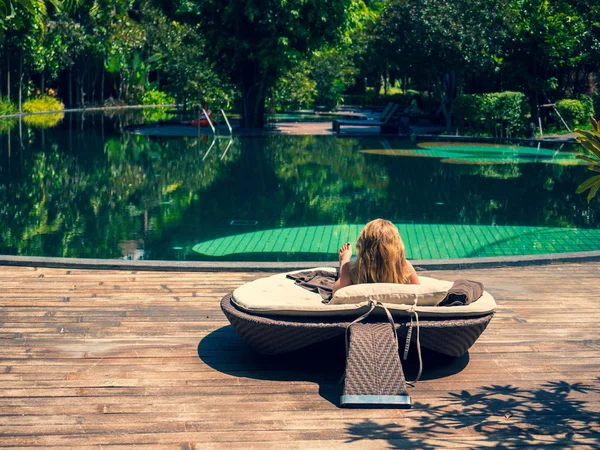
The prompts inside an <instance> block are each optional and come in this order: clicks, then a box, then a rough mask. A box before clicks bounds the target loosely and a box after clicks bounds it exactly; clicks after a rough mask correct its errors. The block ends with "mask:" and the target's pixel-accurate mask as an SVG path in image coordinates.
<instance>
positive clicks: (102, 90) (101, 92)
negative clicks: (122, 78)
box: [100, 69, 104, 106]
mask: <svg viewBox="0 0 600 450" xmlns="http://www.w3.org/2000/svg"><path fill="white" fill-rule="evenodd" d="M100 103H101V104H102V106H104V69H102V81H101V82H100Z"/></svg>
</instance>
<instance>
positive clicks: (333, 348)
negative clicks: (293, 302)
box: [198, 325, 469, 406]
mask: <svg viewBox="0 0 600 450" xmlns="http://www.w3.org/2000/svg"><path fill="white" fill-rule="evenodd" d="M344 349H345V344H344V337H343V336H340V337H337V338H333V339H330V340H328V341H325V342H321V343H318V344H314V345H311V346H308V347H305V348H303V349H300V350H296V351H294V352H290V353H287V354H283V355H275V356H263V355H259V354H258V353H256V352H255V351H254V350H252V349H251V348H250V347H249V346H248V345H247V344H246V343H245V342H244V341H243V340H242V338H240V337H239V336H238V335H237V333H236V332H235V331H234V330H233V328H232V327H231V325H228V326H225V327H222V328H219V329H217V330H215V331H213V332H212V333H210V334H208V335H207V336H205V337H204V338H203V339H202V340H201V341H200V343H199V344H198V357H199V358H200V359H201V360H202V361H203V362H204V363H205V364H206V365H208V366H209V367H211V368H213V369H214V370H217V371H219V372H222V373H226V374H229V375H234V376H239V377H244V378H251V379H257V380H272V381H296V382H312V383H317V384H318V385H319V395H320V396H321V397H322V398H324V399H325V400H327V401H329V402H330V403H332V404H334V405H336V406H339V402H340V396H341V395H342V389H343V384H342V383H340V378H341V376H342V374H343V373H344V367H345V361H346V355H345V350H344ZM468 362H469V354H468V353H467V354H465V355H463V356H462V357H460V358H452V357H447V356H444V355H441V354H439V353H435V352H430V351H427V350H426V349H423V375H422V376H421V380H432V379H438V378H443V377H447V376H450V375H454V374H456V373H459V372H461V371H462V370H463V369H464V368H465V367H466V366H467V364H468ZM402 366H403V368H404V373H405V375H406V378H407V380H409V381H410V380H413V379H414V378H415V377H416V375H417V372H418V370H419V362H418V357H417V352H416V351H413V350H411V352H410V353H409V357H408V359H407V361H403V362H402ZM265 393H268V388H265ZM293 393H294V389H293V388H292V387H290V394H293ZM409 393H410V391H409Z"/></svg>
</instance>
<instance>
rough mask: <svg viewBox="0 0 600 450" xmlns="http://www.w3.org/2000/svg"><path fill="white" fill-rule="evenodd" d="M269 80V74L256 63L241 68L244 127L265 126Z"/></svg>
mask: <svg viewBox="0 0 600 450" xmlns="http://www.w3.org/2000/svg"><path fill="white" fill-rule="evenodd" d="M267 80H268V77H267V74H266V73H265V72H263V71H261V70H260V68H259V66H258V64H256V63H249V64H247V65H246V66H245V67H242V68H241V82H242V100H243V102H242V119H241V121H240V125H241V127H242V128H264V126H265V102H266V99H267Z"/></svg>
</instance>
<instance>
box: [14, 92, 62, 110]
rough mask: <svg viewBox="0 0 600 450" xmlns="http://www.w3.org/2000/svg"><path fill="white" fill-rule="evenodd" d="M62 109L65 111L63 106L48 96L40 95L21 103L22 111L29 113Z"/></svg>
mask: <svg viewBox="0 0 600 450" xmlns="http://www.w3.org/2000/svg"><path fill="white" fill-rule="evenodd" d="M63 109H65V105H64V104H63V103H62V102H61V101H60V100H58V99H57V98H56V97H52V96H50V95H40V96H38V97H34V98H31V99H29V100H27V101H26V102H25V103H23V111H24V112H30V113H36V112H46V111H60V110H63Z"/></svg>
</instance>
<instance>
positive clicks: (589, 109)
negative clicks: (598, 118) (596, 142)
mask: <svg viewBox="0 0 600 450" xmlns="http://www.w3.org/2000/svg"><path fill="white" fill-rule="evenodd" d="M579 101H581V104H582V105H583V109H584V111H585V120H584V122H583V123H585V124H587V123H588V121H589V120H590V117H594V115H595V114H594V111H595V108H594V100H593V99H592V97H590V96H589V95H585V94H584V95H582V96H580V97H579ZM581 125H583V124H581Z"/></svg>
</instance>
